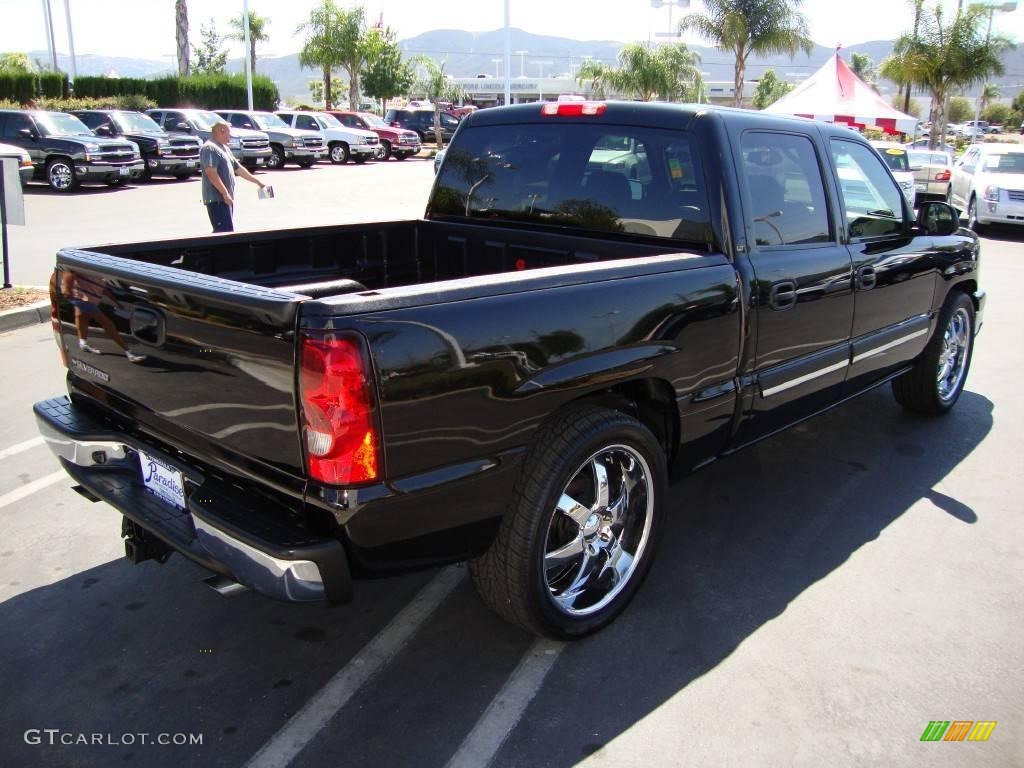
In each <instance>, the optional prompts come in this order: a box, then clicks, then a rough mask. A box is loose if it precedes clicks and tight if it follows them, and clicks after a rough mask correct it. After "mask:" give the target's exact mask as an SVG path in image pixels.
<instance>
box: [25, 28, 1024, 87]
mask: <svg viewBox="0 0 1024 768" xmlns="http://www.w3.org/2000/svg"><path fill="white" fill-rule="evenodd" d="M511 39H512V50H513V51H527V52H528V53H526V54H524V55H523V56H522V57H520V56H519V55H515V54H513V56H512V67H511V69H512V76H513V77H518V76H519V75H520V74H522V75H525V76H527V77H533V78H535V77H537V76H538V75H539V74H540V73H542V72H543V75H544V77H557V76H562V75H564V76H565V77H568V76H569V73H570V70H571V69H572V70H573V71H574V70H575V69H576V68H578V67H579V64H580V63H581V62H582V61H584V60H585V59H586V58H592V59H596V60H599V61H604V62H607V63H610V64H611V63H614V62H615V61H616V57H617V56H618V52H619V50H620V49H621V48H622V46H623V43H621V42H616V41H611V40H571V39H569V38H565V37H553V36H549V35H536V34H532V33H530V32H526V31H524V30H521V29H515V28H513V29H512V31H511ZM399 45H400V47H401V49H402V51H403V52H404V53H405V54H406V55H407V56H412V55H417V54H419V55H425V56H429V57H430V58H432V59H434V60H435V61H438V62H439V63H440V62H442V61H443V62H444V64H445V72H447V73H448V74H450V75H452V76H454V77H474V76H476V75H480V74H486V75H489V76H493V75H495V74H496V73H499V74H500V75H503V74H504V72H503V64H504V50H505V33H504V30H501V29H499V30H495V31H493V32H464V31H460V30H453V29H438V30H433V31H430V32H424V33H423V34H420V35H417V36H415V37H410V38H407V39H404V40H401V41H399ZM892 45H893V41H891V40H876V41H872V42H867V43H861V44H859V45H851V46H849V47H844V48H843V49H842V54H843V55H844V57H847V58H848V57H849V55H850V54H851V53H864V54H867V55H868V56H870V57H871V59H872V61H873V62H874V63H875V64H876V65H878V64H880V63H881V62H882V60H883V59H884V58H885V57H886V56H888V55H889V53H890V52H891V51H892ZM690 47H691V48H692V49H693V50H695V51H697V52H698V53H699V54H700V56H701V69H702V71H703V72H704V79H705V80H706V81H708V82H728V83H731V82H732V79H733V60H732V57H731V56H730V55H729V54H727V53H725V52H723V51H719V50H718V49H715V48H707V47H704V46H700V45H693V46H690ZM834 51H835V48H833V47H826V46H822V45H816V46H815V47H814V50H813V51H812V52H811V54H810V55H809V56H807V55H804V54H803V53H801V54H798V55H797V56H796V57H795V58H794V59H792V60H790V58H789V57H788V56H785V55H775V56H761V57H756V56H755V57H751V59H750V61H749V63H748V65H747V78H748V79H757V78H758V77H760V75H761V73H763V72H764V71H765V70H766V69H769V68H771V69H774V70H775V73H776V74H777V75H778V76H779V77H780V78H781V79H784V80H789V81H790V82H798V81H799V80H800V79H802V78H803V77H806V76H807V75H810V74H812V73H813V72H815V71H816V70H817V69H818V68H819V67H820V66H822V64H824V63H825V61H826V60H827V59H828V57H829V56H831V55H832V54H833V53H834ZM29 56H30V57H31V58H35V59H38V60H39V61H45V60H46V53H45V52H40V51H31V52H29ZM298 58H299V57H298V54H297V53H294V54H289V55H286V56H277V57H267V58H260V59H257V65H256V68H257V71H258V72H259V73H260V74H264V75H267V76H268V77H270V78H271V79H272V80H274V82H276V83H277V86H278V90H279V91H280V93H281V98H282V99H284V100H289V101H293V102H295V101H308V100H309V86H308V83H309V81H310V80H316V79H318V78H319V77H320V75H319V73H318V72H316V71H313V70H308V69H307V70H303V69H302V68H300V67H299V61H298ZM495 59H498V60H499V61H498V62H497V63H495ZM1004 64H1005V67H1006V74H1005V75H1003V76H1002V77H999V78H993V81H994V82H996V83H998V84H999V85H1001V86H1003V96H1004V98H1006V99H1010V98H1012V97H1013V96H1014V95H1016V93H1017V91H1018V90H1020V88H1021V87H1022V84H1024V49H1016V50H1013V51H1010V52H1009V53H1008V54H1007V56H1006V59H1005V62H1004ZM58 66H60V68H61V69H63V70H65V71H68V69H69V61H68V57H67V56H64V55H58ZM77 66H78V72H79V74H82V75H104V74H108V73H111V72H115V73H116V74H117V75H119V76H121V77H152V76H155V75H160V74H167V73H170V72H172V71H174V69H175V64H174V62H167V61H154V60H147V59H137V58H126V57H117V56H105V55H97V54H83V55H79V56H78V57H77ZM244 66H245V64H244V60H243V59H241V58H238V59H232V60H230V61H229V62H228V71H231V72H241V71H243V67H244ZM887 90H888V91H890V92H892V91H895V87H894V86H893V85H892V84H890V83H887V82H883V83H882V91H883V92H885V91H887ZM969 95H970V94H969Z"/></svg>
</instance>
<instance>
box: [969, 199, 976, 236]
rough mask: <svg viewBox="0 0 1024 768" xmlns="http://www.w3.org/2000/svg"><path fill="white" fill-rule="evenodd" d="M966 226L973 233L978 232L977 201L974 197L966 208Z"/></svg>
mask: <svg viewBox="0 0 1024 768" xmlns="http://www.w3.org/2000/svg"><path fill="white" fill-rule="evenodd" d="M967 226H968V228H970V229H971V230H973V231H975V232H977V231H978V200H977V198H974V197H972V198H971V202H970V203H969V204H968V206H967Z"/></svg>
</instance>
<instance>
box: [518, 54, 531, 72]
mask: <svg viewBox="0 0 1024 768" xmlns="http://www.w3.org/2000/svg"><path fill="white" fill-rule="evenodd" d="M528 53H529V51H516V56H518V57H519V76H520V77H526V73H525V72H524V71H523V70H525V69H526V54H528Z"/></svg>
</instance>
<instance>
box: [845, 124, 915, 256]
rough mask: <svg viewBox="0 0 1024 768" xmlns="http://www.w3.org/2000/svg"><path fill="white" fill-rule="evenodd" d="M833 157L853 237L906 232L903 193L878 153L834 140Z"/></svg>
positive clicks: (861, 146)
mask: <svg viewBox="0 0 1024 768" xmlns="http://www.w3.org/2000/svg"><path fill="white" fill-rule="evenodd" d="M832 158H833V160H834V161H835V164H836V174H837V175H838V176H839V189H840V191H841V192H842V196H843V205H844V207H845V209H846V221H847V223H848V225H849V228H850V237H857V238H860V237H880V236H886V235H896V234H900V233H902V232H903V193H902V192H900V190H899V188H898V187H897V186H896V184H895V182H894V181H893V179H892V176H890V175H889V173H888V171H886V169H885V166H884V165H882V159H881V158H880V157H879V156H878V154H877V153H876V152H875V151H874V150H872V149H869V148H868V147H865V146H864V145H863V144H857V143H854V142H852V141H843V140H841V139H832Z"/></svg>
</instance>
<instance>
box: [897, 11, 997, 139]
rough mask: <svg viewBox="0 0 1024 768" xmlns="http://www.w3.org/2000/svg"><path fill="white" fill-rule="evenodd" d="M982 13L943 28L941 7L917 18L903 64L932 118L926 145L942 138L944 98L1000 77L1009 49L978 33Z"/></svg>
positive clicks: (969, 13) (968, 14)
mask: <svg viewBox="0 0 1024 768" xmlns="http://www.w3.org/2000/svg"><path fill="white" fill-rule="evenodd" d="M985 13H986V11H985V9H984V8H981V7H977V6H975V7H968V9H967V10H965V11H961V12H958V13H957V14H956V15H955V16H954V17H953V21H952V22H950V23H946V21H945V18H944V15H945V14H944V13H943V9H942V5H941V3H936V5H935V7H934V8H931V9H929V10H928V12H927V13H925V14H924V16H923V17H922V19H921V30H920V37H919V39H918V41H917V42H916V43H915V44H914V47H913V49H912V51H911V52H910V54H909V56H908V59H907V74H908V76H909V82H911V83H912V84H914V85H917V86H919V87H921V88H924V89H926V90H928V91H929V93H930V94H931V97H932V109H933V111H934V119H933V121H932V130H931V136H930V137H929V139H930V145H931V146H932V147H934V146H936V144H937V143H938V141H939V139H940V138H941V137H942V136H943V135H945V130H946V122H947V105H946V101H947V98H948V97H949V96H950V95H952V94H953V93H954V92H956V91H959V90H961V89H965V88H970V87H971V86H974V85H977V84H978V83H982V82H984V81H985V79H986V78H988V77H991V76H992V75H1001V74H1003V72H1004V68H1003V62H1002V54H1003V53H1004V52H1005V51H1006V50H1008V49H1009V48H1012V47H1013V46H1012V44H1011V43H1010V41H1009V40H1007V39H1006V38H1005V37H1002V36H1000V35H995V36H993V37H991V38H989V39H986V36H985V33H984V32H983V31H982V29H983V27H984V26H985V25H984V23H983V19H984V16H985Z"/></svg>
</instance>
